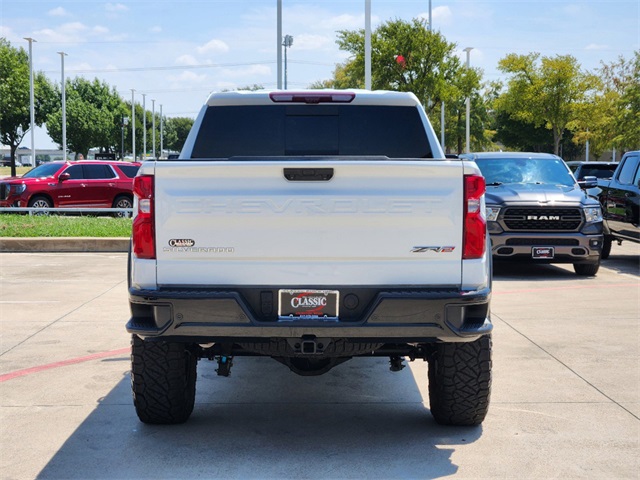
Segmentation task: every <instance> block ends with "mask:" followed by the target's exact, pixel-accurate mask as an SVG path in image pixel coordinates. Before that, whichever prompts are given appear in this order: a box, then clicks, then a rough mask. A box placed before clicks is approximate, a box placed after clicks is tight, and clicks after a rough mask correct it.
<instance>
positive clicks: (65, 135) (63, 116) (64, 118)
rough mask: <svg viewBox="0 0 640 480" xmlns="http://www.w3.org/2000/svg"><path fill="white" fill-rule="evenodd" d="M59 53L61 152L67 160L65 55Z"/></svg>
mask: <svg viewBox="0 0 640 480" xmlns="http://www.w3.org/2000/svg"><path fill="white" fill-rule="evenodd" d="M58 53H59V54H60V63H61V70H62V75H61V77H62V79H61V82H60V83H61V85H62V89H61V90H62V152H63V156H64V160H65V161H66V160H67V94H66V83H67V81H66V79H65V77H64V57H66V56H67V54H66V53H64V52H58Z"/></svg>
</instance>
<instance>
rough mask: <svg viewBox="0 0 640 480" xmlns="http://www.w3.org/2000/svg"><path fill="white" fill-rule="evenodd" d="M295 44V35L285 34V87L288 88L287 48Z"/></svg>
mask: <svg viewBox="0 0 640 480" xmlns="http://www.w3.org/2000/svg"><path fill="white" fill-rule="evenodd" d="M291 45H293V37H292V36H291V35H285V36H284V42H282V46H283V47H284V89H285V90H286V89H287V48H290V47H291Z"/></svg>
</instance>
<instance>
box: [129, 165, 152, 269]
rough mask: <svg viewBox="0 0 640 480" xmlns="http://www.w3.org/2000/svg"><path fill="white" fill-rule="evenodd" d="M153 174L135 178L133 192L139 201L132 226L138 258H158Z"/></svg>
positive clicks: (135, 252) (137, 201)
mask: <svg viewBox="0 0 640 480" xmlns="http://www.w3.org/2000/svg"><path fill="white" fill-rule="evenodd" d="M153 191H154V177H153V175H142V176H139V177H135V178H134V179H133V194H134V196H135V200H136V203H137V209H136V211H135V212H134V213H135V217H134V219H133V227H132V240H133V253H134V254H135V256H136V257H138V258H147V259H154V258H156V229H155V220H154V214H153V213H154V212H153V206H154V202H153Z"/></svg>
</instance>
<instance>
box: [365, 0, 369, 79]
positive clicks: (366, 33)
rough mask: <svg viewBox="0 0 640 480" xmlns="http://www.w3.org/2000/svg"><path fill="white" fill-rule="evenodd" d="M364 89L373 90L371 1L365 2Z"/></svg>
mask: <svg viewBox="0 0 640 480" xmlns="http://www.w3.org/2000/svg"><path fill="white" fill-rule="evenodd" d="M364 88H365V89H366V90H371V0H365V2H364Z"/></svg>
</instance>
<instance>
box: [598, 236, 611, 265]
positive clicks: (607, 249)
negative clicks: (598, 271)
mask: <svg viewBox="0 0 640 480" xmlns="http://www.w3.org/2000/svg"><path fill="white" fill-rule="evenodd" d="M612 243H613V239H612V238H611V237H610V236H609V235H605V236H604V242H602V255H601V258H602V259H603V260H606V259H607V258H609V255H610V254H611V244H612Z"/></svg>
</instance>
